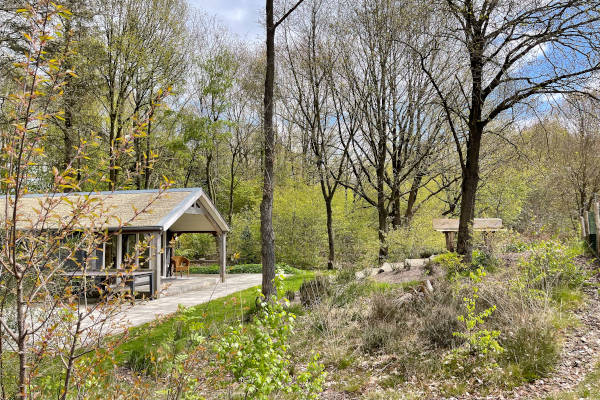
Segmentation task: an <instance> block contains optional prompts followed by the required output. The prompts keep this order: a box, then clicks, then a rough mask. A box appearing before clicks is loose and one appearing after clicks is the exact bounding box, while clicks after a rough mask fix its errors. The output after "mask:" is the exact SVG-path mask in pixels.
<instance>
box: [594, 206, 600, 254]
mask: <svg viewBox="0 0 600 400" xmlns="http://www.w3.org/2000/svg"><path fill="white" fill-rule="evenodd" d="M594 220H595V221H596V254H598V255H600V204H598V201H594Z"/></svg>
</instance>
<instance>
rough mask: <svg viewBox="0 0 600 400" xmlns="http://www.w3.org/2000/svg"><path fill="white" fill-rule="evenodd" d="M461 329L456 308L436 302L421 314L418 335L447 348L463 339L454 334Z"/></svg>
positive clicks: (433, 343)
mask: <svg viewBox="0 0 600 400" xmlns="http://www.w3.org/2000/svg"><path fill="white" fill-rule="evenodd" d="M460 329H461V325H460V323H459V321H458V310H457V309H456V308H455V307H452V305H446V304H436V305H435V306H434V307H433V308H431V309H428V310H427V311H426V315H424V316H423V324H422V328H421V329H420V331H419V335H420V336H421V337H422V338H423V339H425V340H427V341H428V342H429V343H431V344H432V345H433V346H435V347H438V348H442V349H447V348H452V347H455V346H457V345H459V344H461V343H462V342H463V341H464V340H463V339H461V338H459V337H457V336H456V335H454V334H453V333H454V332H457V331H459V330H460Z"/></svg>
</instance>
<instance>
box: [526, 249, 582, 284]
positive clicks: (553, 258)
mask: <svg viewBox="0 0 600 400" xmlns="http://www.w3.org/2000/svg"><path fill="white" fill-rule="evenodd" d="M519 266H520V267H521V268H522V270H523V271H524V274H525V279H526V285H527V286H528V287H529V288H531V289H538V290H542V291H544V292H546V293H547V294H550V293H551V292H552V291H554V290H556V289H558V288H561V287H568V288H576V287H579V286H581V285H582V284H583V282H584V280H585V274H584V272H583V271H582V270H581V268H579V266H578V265H577V264H576V263H575V262H574V255H573V254H570V253H569V250H568V248H567V247H566V246H564V245H562V244H561V243H558V242H554V241H542V242H539V243H537V244H535V245H534V246H532V247H531V254H530V255H529V257H528V258H527V259H525V260H521V262H520V263H519Z"/></svg>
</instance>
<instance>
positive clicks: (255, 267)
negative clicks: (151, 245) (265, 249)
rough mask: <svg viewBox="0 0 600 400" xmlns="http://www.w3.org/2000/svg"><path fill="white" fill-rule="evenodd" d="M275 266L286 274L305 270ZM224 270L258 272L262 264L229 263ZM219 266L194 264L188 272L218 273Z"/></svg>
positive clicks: (242, 272)
mask: <svg viewBox="0 0 600 400" xmlns="http://www.w3.org/2000/svg"><path fill="white" fill-rule="evenodd" d="M277 268H278V269H279V270H281V272H283V273H284V274H286V275H298V274H303V273H304V272H305V271H302V270H300V269H298V268H294V267H292V266H289V265H287V264H277ZM226 271H227V273H228V274H260V273H262V264H238V265H230V266H228V267H226ZM218 273H219V266H218V265H204V266H201V265H196V266H193V267H190V274H218Z"/></svg>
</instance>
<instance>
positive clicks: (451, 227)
mask: <svg viewBox="0 0 600 400" xmlns="http://www.w3.org/2000/svg"><path fill="white" fill-rule="evenodd" d="M458 225H459V221H458V219H454V218H439V219H434V220H433V229H434V230H436V231H438V232H442V233H443V234H444V236H445V237H446V249H448V251H454V248H455V246H454V236H455V233H456V232H458ZM502 230H504V227H503V226H502V219H501V218H475V219H474V220H473V231H476V232H486V233H487V232H498V231H502ZM485 240H486V241H487V235H485Z"/></svg>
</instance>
